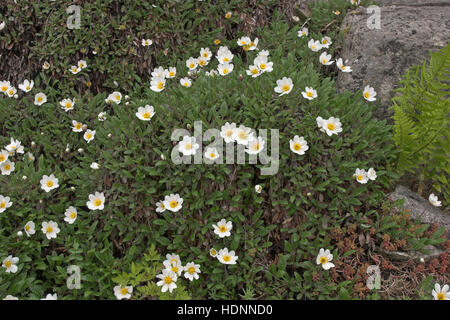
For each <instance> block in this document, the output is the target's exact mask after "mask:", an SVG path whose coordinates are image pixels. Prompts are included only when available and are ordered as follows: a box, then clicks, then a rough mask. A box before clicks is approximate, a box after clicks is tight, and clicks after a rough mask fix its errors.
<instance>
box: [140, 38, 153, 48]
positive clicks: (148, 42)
mask: <svg viewBox="0 0 450 320" xmlns="http://www.w3.org/2000/svg"><path fill="white" fill-rule="evenodd" d="M152 43H153V41H152V40H150V39H142V46H143V47H148V46H151V45H152Z"/></svg>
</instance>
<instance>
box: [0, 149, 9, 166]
mask: <svg viewBox="0 0 450 320" xmlns="http://www.w3.org/2000/svg"><path fill="white" fill-rule="evenodd" d="M8 157H9V152H8V151H7V150H2V151H0V164H2V163H3V162H5V161H6V160H8Z"/></svg>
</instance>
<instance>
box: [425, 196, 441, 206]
mask: <svg viewBox="0 0 450 320" xmlns="http://www.w3.org/2000/svg"><path fill="white" fill-rule="evenodd" d="M428 201H429V202H430V203H431V204H432V205H433V206H435V207H440V206H441V205H442V204H441V201H439V200H438V197H437V196H435V195H434V193H432V194H430V196H429V197H428Z"/></svg>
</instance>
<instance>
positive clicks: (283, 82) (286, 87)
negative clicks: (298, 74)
mask: <svg viewBox="0 0 450 320" xmlns="http://www.w3.org/2000/svg"><path fill="white" fill-rule="evenodd" d="M293 87H294V84H293V83H292V79H291V78H286V77H283V79H280V80H277V86H276V87H275V88H274V91H275V92H276V93H279V94H280V96H282V95H284V94H288V93H289V92H291V91H292V88H293Z"/></svg>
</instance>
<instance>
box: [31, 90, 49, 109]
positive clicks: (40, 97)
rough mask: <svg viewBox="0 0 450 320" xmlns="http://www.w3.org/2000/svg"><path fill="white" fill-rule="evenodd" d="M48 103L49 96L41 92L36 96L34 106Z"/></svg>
mask: <svg viewBox="0 0 450 320" xmlns="http://www.w3.org/2000/svg"><path fill="white" fill-rule="evenodd" d="M46 102H47V96H46V95H45V94H44V93H42V92H39V93H37V94H36V95H35V96H34V104H35V105H37V106H41V105H43V104H44V103H46Z"/></svg>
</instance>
